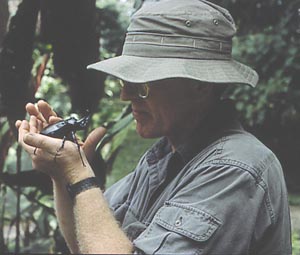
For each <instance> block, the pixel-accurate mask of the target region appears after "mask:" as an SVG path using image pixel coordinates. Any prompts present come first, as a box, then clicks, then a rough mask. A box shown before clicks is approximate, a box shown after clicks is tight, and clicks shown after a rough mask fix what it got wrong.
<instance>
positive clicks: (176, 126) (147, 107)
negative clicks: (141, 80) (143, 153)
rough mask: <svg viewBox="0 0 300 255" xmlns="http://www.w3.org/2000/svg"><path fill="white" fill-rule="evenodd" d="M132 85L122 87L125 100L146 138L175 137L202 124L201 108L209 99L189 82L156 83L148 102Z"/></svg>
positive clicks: (177, 80) (152, 85)
mask: <svg viewBox="0 0 300 255" xmlns="http://www.w3.org/2000/svg"><path fill="white" fill-rule="evenodd" d="M131 85H132V84H129V85H125V86H124V87H123V88H122V92H121V99H122V100H127V101H131V103H132V113H133V116H134V118H135V120H136V125H137V126H136V130H137V132H138V133H139V135H141V136H142V137H144V138H156V137H161V136H167V137H169V138H172V137H175V136H177V135H180V134H181V133H182V132H186V131H187V130H188V129H189V126H193V125H194V123H195V121H198V115H199V116H200V115H201V109H199V107H200V106H201V105H202V104H205V103H206V101H207V100H208V99H207V98H206V97H205V96H204V94H205V93H204V94H203V93H201V91H200V89H199V87H197V86H195V84H192V82H191V81H190V80H187V79H166V80H161V81H156V82H152V83H150V84H149V96H148V97H147V98H146V99H142V98H140V97H139V96H138V93H137V91H136V89H133V88H132V87H131ZM201 90H202V89H201ZM204 108H205V107H204Z"/></svg>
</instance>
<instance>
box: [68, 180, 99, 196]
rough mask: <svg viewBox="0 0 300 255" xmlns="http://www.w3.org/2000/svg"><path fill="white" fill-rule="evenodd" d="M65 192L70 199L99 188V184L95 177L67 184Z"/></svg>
mask: <svg viewBox="0 0 300 255" xmlns="http://www.w3.org/2000/svg"><path fill="white" fill-rule="evenodd" d="M66 188H67V191H68V193H69V195H70V197H71V198H72V199H74V198H75V197H76V196H77V195H78V194H80V193H82V192H84V191H86V190H89V189H93V188H100V184H99V182H98V180H97V178H96V177H89V178H86V179H83V180H81V181H79V182H76V183H74V184H67V186H66Z"/></svg>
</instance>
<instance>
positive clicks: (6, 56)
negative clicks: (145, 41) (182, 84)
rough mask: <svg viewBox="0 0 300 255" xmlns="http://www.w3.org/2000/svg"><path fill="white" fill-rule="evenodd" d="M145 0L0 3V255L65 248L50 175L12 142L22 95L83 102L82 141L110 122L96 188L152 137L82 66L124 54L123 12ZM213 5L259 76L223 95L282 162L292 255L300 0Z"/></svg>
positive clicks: (77, 110)
mask: <svg viewBox="0 0 300 255" xmlns="http://www.w3.org/2000/svg"><path fill="white" fill-rule="evenodd" d="M147 1H151V0H145V1H142V0H0V254H5V253H9V252H10V253H13V254H18V253H26V254H29V253H45V254H50V253H63V254H67V253H68V249H67V247H66V245H65V243H64V241H63V238H62V237H61V235H60V232H59V229H58V226H57V222H56V218H55V214H54V210H53V197H52V187H51V181H50V180H49V179H48V177H46V176H44V175H42V174H40V173H38V172H36V171H34V170H33V169H32V166H31V163H30V160H29V159H28V157H27V155H26V153H24V152H22V150H21V149H20V147H19V146H18V145H17V143H16V137H17V132H16V129H15V127H14V122H15V120H17V119H23V118H25V117H26V116H25V111H24V106H25V104H26V103H27V102H29V101H30V102H36V101H37V100H39V99H44V100H46V101H48V102H50V104H51V105H52V106H53V108H54V109H55V111H56V112H57V113H58V114H59V115H60V116H62V117H63V118H66V117H68V116H70V115H72V116H75V117H76V118H80V117H82V116H83V115H85V114H86V109H89V110H90V112H91V113H92V121H91V123H90V125H89V127H88V129H87V130H85V131H82V132H78V135H79V136H80V137H81V138H82V139H84V137H85V136H86V134H87V133H88V132H89V131H90V130H92V129H93V128H95V127H97V126H99V125H102V124H103V123H107V124H108V125H109V126H110V129H109V132H108V135H107V136H106V137H105V139H104V140H103V141H101V144H100V145H99V147H98V151H97V153H98V156H99V159H98V161H97V162H94V165H95V166H96V167H95V169H97V170H95V172H96V175H97V176H99V180H101V181H102V183H101V184H102V186H103V188H104V187H108V186H110V185H111V184H112V183H114V182H115V181H117V180H118V179H120V178H121V177H122V176H124V175H126V174H127V173H128V172H130V171H132V170H133V169H134V167H135V164H136V163H137V161H138V159H139V157H140V155H141V154H142V153H144V151H145V150H146V149H147V148H148V147H149V146H150V145H151V144H152V143H153V142H154V141H153V140H142V139H140V138H139V137H138V136H137V135H136V134H135V131H134V124H133V123H132V118H131V116H130V115H128V107H127V104H126V103H124V102H121V101H120V100H119V99H118V97H119V86H118V84H117V82H116V81H115V80H114V79H113V78H112V77H106V76H105V75H103V74H100V73H98V72H95V71H92V70H86V68H85V67H86V66H87V65H88V64H90V63H93V62H95V61H98V60H102V59H106V58H109V57H112V56H116V55H119V54H120V53H121V51H122V48H121V47H122V42H123V40H124V36H125V32H126V27H127V25H128V23H129V20H130V16H131V15H132V13H134V11H136V10H137V9H138V8H139V7H140V6H141V5H142V4H144V2H147ZM152 1H153V0H152ZM211 2H215V3H218V4H219V5H221V6H223V7H225V8H227V9H228V10H229V11H230V12H231V14H232V16H233V17H234V19H235V20H236V24H237V27H238V35H237V37H236V38H235V39H234V51H233V54H234V57H235V58H236V59H237V60H240V61H241V62H243V63H246V64H248V65H250V66H252V67H253V68H254V69H255V70H257V72H258V73H259V75H260V82H259V85H258V87H257V88H256V89H251V88H250V87H244V86H234V87H232V88H230V89H229V90H228V91H227V92H226V96H227V97H229V98H232V99H233V100H235V102H236V108H237V110H238V111H239V113H240V118H241V120H242V122H243V124H244V125H245V127H246V129H248V130H250V131H251V132H252V133H254V134H255V135H256V136H257V137H259V138H260V139H261V140H262V141H263V142H264V143H265V144H266V145H267V146H269V147H270V148H271V149H272V150H273V151H274V152H275V153H276V154H277V155H278V157H279V159H280V161H281V163H282V165H283V169H284V173H285V177H286V181H287V185H288V190H289V193H290V205H291V208H293V211H292V212H293V215H296V221H294V222H293V254H294V255H299V254H300V209H299V208H300V174H299V172H300V169H299V166H300V154H299V153H300V86H299V82H300V79H299V76H300V58H299V57H300V43H299V39H300V1H299V0H252V1H248V0H219V1H217V0H212V1H211ZM105 176H106V178H105ZM104 180H105V182H104ZM295 208H296V209H295ZM297 208H298V209H299V210H297ZM297 217H298V218H297ZM297 220H298V221H297ZM297 226H298V227H297Z"/></svg>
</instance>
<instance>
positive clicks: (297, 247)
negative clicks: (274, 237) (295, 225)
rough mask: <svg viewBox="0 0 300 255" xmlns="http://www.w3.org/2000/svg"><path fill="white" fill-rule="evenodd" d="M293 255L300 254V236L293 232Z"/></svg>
mask: <svg viewBox="0 0 300 255" xmlns="http://www.w3.org/2000/svg"><path fill="white" fill-rule="evenodd" d="M292 244H293V253H292V254H293V255H298V254H300V234H299V233H296V232H293V234H292Z"/></svg>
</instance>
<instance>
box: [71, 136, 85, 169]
mask: <svg viewBox="0 0 300 255" xmlns="http://www.w3.org/2000/svg"><path fill="white" fill-rule="evenodd" d="M71 135H72V140H73V142H74V143H76V145H77V149H78V152H79V156H80V159H81V162H82V165H83V166H85V164H84V161H83V158H82V155H81V152H80V145H79V143H78V142H77V138H76V135H75V132H74V131H72V132H71Z"/></svg>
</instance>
